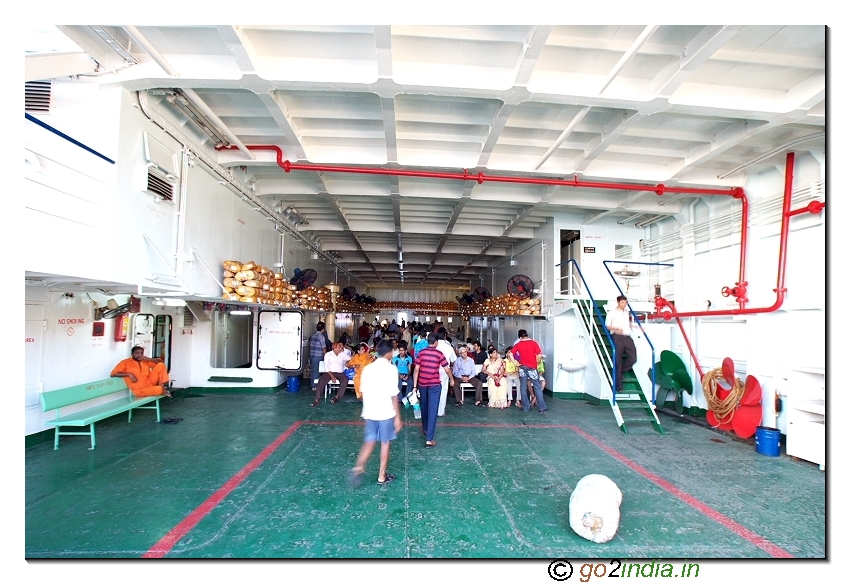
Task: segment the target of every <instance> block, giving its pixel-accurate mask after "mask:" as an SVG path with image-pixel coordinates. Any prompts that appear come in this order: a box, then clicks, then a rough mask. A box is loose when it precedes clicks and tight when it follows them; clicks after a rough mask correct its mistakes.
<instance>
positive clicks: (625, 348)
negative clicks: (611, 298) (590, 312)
mask: <svg viewBox="0 0 850 583" xmlns="http://www.w3.org/2000/svg"><path fill="white" fill-rule="evenodd" d="M627 303H628V300H627V299H626V297H625V296H617V307H616V308H614V309H613V310H611V311H610V312H608V315H607V316H606V317H605V327H606V328H608V331H609V332H610V333H611V338H612V339H613V340H614V358H615V359H616V363H615V365H616V366H615V367H614V368H615V369H616V375H617V378H616V379H615V382H614V390H615V391H622V390H623V373H625V372H628V371H630V370H632V366H634V364H635V362H637V349H635V341H634V340H632V326H634V323H633V322H632V317H631V314H629V310H628V308H627V307H626V304H627ZM624 357H625V361H624V360H623V358H624Z"/></svg>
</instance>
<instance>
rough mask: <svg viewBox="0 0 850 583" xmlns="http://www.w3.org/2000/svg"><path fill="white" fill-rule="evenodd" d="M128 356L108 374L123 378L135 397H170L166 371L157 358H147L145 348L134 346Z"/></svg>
mask: <svg viewBox="0 0 850 583" xmlns="http://www.w3.org/2000/svg"><path fill="white" fill-rule="evenodd" d="M130 354H131V355H132V356H131V357H130V358H125V359H124V360H122V361H121V362H119V363H118V364H117V365H116V366H115V368H114V369H112V374H110V375H109V376H111V377H116V378H123V379H124V382H125V383H127V386H128V387H129V388H130V391H132V393H133V394H134V395H135V396H137V397H154V396H157V395H164V396H166V397H170V396H171V393H170V392H169V391H168V371H167V370H165V364H164V363H163V362H162V360H161V359H159V358H148V357H147V356H145V349H144V348H142V347H141V346H134V347H133V348H132V350H131V351H130Z"/></svg>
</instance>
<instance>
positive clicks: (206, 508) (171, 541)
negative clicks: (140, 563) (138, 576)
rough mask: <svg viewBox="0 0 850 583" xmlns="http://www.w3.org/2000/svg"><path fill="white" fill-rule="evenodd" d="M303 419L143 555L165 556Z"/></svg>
mask: <svg viewBox="0 0 850 583" xmlns="http://www.w3.org/2000/svg"><path fill="white" fill-rule="evenodd" d="M302 423H303V422H302V421H296V422H295V423H293V424H292V425H290V426H289V429H287V430H286V431H284V432H283V433H281V434H280V435H279V436H278V437H277V439H275V440H274V441H273V442H271V443H270V444H269V445H267V446H266V447H265V449H263V451H261V452H260V453H259V454H257V457H255V458H254V459H252V460H251V461H250V462H248V463H247V464H246V465H245V466H244V467H243V468H242V469H241V470H239V471H238V472H236V473H235V474H233V477H232V478H230V479H229V480H227V482H225V483H224V485H223V486H221V488H219V489H218V490H216V491H215V492H214V493H213V494H212V496H210V497H209V498H207V499H206V500H205V501H204V502H202V503H201V505H200V506H198V507H197V508H195V509H194V510H193V511H192V512H190V513H189V515H188V516H186V518H184V519H183V520H181V521H180V522H179V523H178V524H177V526H175V527H174V528H172V529H171V531H170V532H168V534H166V535H165V536H164V537H162V538H161V539H159V541H157V543H156V544H154V545H153V546H152V547H151V548H149V549H148V550H147V552H146V553H145V554H144V555H142V558H143V559H160V558H162V557H164V556H165V555H166V554H167V553H168V552H169V551H170V550H171V549H172V548H174V545H176V544H177V543H178V542H179V541H180V539H182V538H183V537H184V536H186V535H187V534H188V533H189V532H190V531H191V530H192V529H193V528H195V526H197V524H198V523H199V522H200V521H201V520H202V519H203V518H204V517H205V516H206V515H207V514H209V513H210V512H211V511H212V510H213V508H215V507H216V506H217V505H218V504H219V503H220V502H221V501H222V500H224V499H225V498H226V497H227V496H228V495H229V494H230V493H231V492H232V491H233V490H234V489H236V487H237V486H238V485H239V484H240V483H242V481H243V480H244V479H245V478H247V477H248V475H249V474H250V473H251V472H253V471H254V470H255V469H257V467H259V465H260V464H262V463H263V462H264V461H265V460H266V458H268V457H269V456H270V455H271V454H272V453H274V451H275V450H276V449H277V448H278V447H280V445H281V444H282V443H283V442H284V441H286V440H287V439H289V438H290V437H291V436H292V434H293V433H295V431H296V430H297V429H298V428H299V427H301V425H302Z"/></svg>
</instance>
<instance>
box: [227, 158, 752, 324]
mask: <svg viewBox="0 0 850 583" xmlns="http://www.w3.org/2000/svg"><path fill="white" fill-rule="evenodd" d="M247 148H248V149H249V150H267V151H272V152H275V154H276V162H277V165H278V166H280V167H281V168H283V170H284V172H291V171H293V170H305V171H308V172H341V173H348V174H376V175H382V176H407V177H415V178H436V179H442V180H474V181H475V182H477V183H478V184H483V183H484V182H501V183H509V184H539V185H546V186H561V187H568V186H571V187H573V188H599V189H605V190H625V191H641V190H646V191H649V192H654V193H655V194H656V195H658V196H663V195H665V194H694V195H702V196H731V197H732V198H736V199H740V200H741V205H742V209H741V253H740V267H739V272H738V283H737V284H736V287H740V288H742V289H744V290H746V281H747V279H746V252H747V236H748V225H749V203H748V201H747V196H746V194H745V193H744V189H743V188H741V187H740V186H735V187H730V188H696V187H686V186H667V185H665V184H639V183H635V184H632V183H626V182H588V181H585V180H579V179H578V176H576V175H574V176H573V179H572V180H565V179H556V178H538V177H531V176H492V175H485V174H484V173H483V172H478V173H475V174H473V173H471V172H469V171H468V170H466V169H464V171H463V172H462V173H458V172H428V171H424V170H404V169H400V168H376V167H366V166H362V167H361V166H357V167H355V166H329V165H320V164H298V163H294V164H293V163H292V162H290V161H289V160H284V159H283V150H281V149H280V146H275V145H272V144H269V145H254V146H247ZM221 149H231V150H232V149H235V146H230V147H227V148H221ZM738 302H739V305H740V306H741V307H742V308H743V307H744V305H745V304H746V302H747V297H746V293H743V294H741V295H740V296H738Z"/></svg>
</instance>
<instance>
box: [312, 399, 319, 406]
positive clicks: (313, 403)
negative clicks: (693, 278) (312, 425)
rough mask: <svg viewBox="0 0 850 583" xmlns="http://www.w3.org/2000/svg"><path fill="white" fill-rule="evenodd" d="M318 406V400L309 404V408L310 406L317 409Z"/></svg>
mask: <svg viewBox="0 0 850 583" xmlns="http://www.w3.org/2000/svg"><path fill="white" fill-rule="evenodd" d="M318 405H319V400H318V399H316V400H315V401H313V402H312V403H310V406H311V407H317V406H318Z"/></svg>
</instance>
